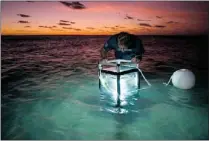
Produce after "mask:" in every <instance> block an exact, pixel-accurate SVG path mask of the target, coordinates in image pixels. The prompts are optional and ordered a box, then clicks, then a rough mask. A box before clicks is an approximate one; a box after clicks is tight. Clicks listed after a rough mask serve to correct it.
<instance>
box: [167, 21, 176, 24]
mask: <svg viewBox="0 0 209 141" xmlns="http://www.w3.org/2000/svg"><path fill="white" fill-rule="evenodd" d="M167 24H178V22H175V21H169V22H167Z"/></svg>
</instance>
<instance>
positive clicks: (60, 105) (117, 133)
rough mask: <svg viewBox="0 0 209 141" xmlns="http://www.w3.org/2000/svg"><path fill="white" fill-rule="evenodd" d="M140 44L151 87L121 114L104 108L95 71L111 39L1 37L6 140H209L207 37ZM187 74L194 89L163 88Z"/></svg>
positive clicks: (147, 38)
mask: <svg viewBox="0 0 209 141" xmlns="http://www.w3.org/2000/svg"><path fill="white" fill-rule="evenodd" d="M140 38H141V39H142V41H143V44H144V48H145V51H146V52H145V54H144V57H143V60H142V62H141V63H140V68H141V70H142V71H143V74H144V75H145V77H146V78H147V79H148V81H149V82H150V83H151V84H152V87H150V88H149V89H145V90H141V91H140V93H139V95H140V96H139V98H138V99H137V100H136V103H135V105H134V106H133V110H130V111H129V112H128V113H124V114H117V113H111V112H107V111H102V110H101V105H100V92H99V85H98V67H97V65H98V61H99V59H100V53H99V50H100V48H101V47H102V46H103V44H104V42H105V41H106V40H107V39H108V36H2V37H1V137H2V138H1V139H3V140H5V139H9V140H13V139H16V140H17V139H20V140H24V139H27V140H36V139H42V140H44V139H49V140H56V139H59V140H64V139H67V140H84V139H85V140H93V139H96V140H100V139H102V140H109V139H111V140H122V139H125V140H140V139H144V140H145V139H150V140H157V139H162V140H163V139H166V140H169V139H181V140H187V139H197V140H199V139H208V37H207V36H140ZM109 57H110V59H112V58H113V53H112V54H111V55H110V56H109ZM182 68H186V69H190V70H191V71H192V72H193V73H194V74H195V76H196V85H195V87H194V88H192V89H190V90H180V89H177V88H175V87H174V86H173V85H172V83H170V85H169V86H167V87H166V86H165V85H163V82H166V83H167V82H168V80H169V79H170V76H171V75H172V73H173V72H174V71H176V70H178V69H182ZM141 83H142V86H141V87H145V86H146V83H144V80H143V78H141ZM133 111H134V112H133Z"/></svg>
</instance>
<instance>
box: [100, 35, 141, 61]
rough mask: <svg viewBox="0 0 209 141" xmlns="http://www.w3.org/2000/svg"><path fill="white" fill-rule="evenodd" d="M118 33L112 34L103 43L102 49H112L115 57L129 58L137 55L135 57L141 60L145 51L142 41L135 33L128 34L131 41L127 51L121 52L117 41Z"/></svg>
mask: <svg viewBox="0 0 209 141" xmlns="http://www.w3.org/2000/svg"><path fill="white" fill-rule="evenodd" d="M119 34H120V33H119ZM119 34H115V35H112V36H111V37H110V38H109V39H108V40H107V42H106V43H105V44H104V49H105V50H106V51H109V50H114V51H115V58H116V59H125V60H131V59H132V58H133V57H137V59H140V60H141V59H142V55H143V54H144V52H145V50H144V47H143V44H142V41H141V40H140V39H139V38H138V37H137V36H136V35H132V34H130V35H131V41H132V43H131V45H130V46H129V47H128V50H127V51H124V52H122V51H120V48H119V46H118V41H117V40H118V35H119Z"/></svg>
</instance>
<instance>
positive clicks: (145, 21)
mask: <svg viewBox="0 0 209 141" xmlns="http://www.w3.org/2000/svg"><path fill="white" fill-rule="evenodd" d="M137 21H144V22H148V21H151V20H142V19H137Z"/></svg>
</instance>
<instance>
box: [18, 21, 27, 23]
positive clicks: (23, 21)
mask: <svg viewBox="0 0 209 141" xmlns="http://www.w3.org/2000/svg"><path fill="white" fill-rule="evenodd" d="M18 23H29V22H28V21H18Z"/></svg>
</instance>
